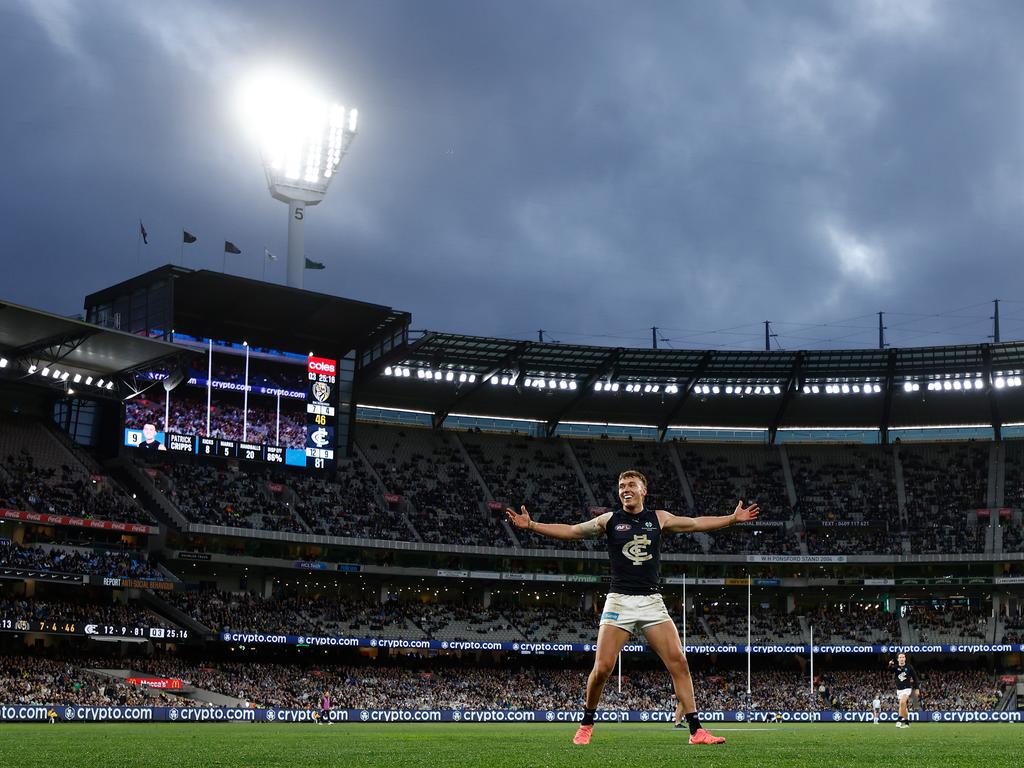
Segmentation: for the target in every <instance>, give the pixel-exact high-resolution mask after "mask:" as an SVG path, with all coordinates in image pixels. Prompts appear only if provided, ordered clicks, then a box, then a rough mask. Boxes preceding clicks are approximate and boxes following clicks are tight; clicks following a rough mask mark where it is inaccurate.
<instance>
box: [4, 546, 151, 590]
mask: <svg viewBox="0 0 1024 768" xmlns="http://www.w3.org/2000/svg"><path fill="white" fill-rule="evenodd" d="M0 566H4V567H7V568H22V569H31V570H40V571H54V572H56V573H86V574H90V575H94V576H112V577H114V576H116V577H120V578H137V579H161V580H164V579H166V578H167V575H166V574H164V573H162V572H161V571H159V570H158V569H157V568H155V567H154V566H153V565H152V564H151V563H150V562H149V558H148V556H147V555H146V554H145V553H144V552H132V551H127V550H124V551H121V550H111V551H103V552H98V551H91V550H82V549H64V548H61V547H57V546H48V547H43V546H35V547H23V546H21V545H19V544H15V543H14V542H12V541H10V540H7V539H3V540H0Z"/></svg>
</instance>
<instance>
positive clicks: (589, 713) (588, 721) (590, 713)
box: [580, 707, 597, 725]
mask: <svg viewBox="0 0 1024 768" xmlns="http://www.w3.org/2000/svg"><path fill="white" fill-rule="evenodd" d="M595 712H597V710H596V709H587V708H586V707H584V708H583V720H581V721H580V725H593V724H594V713H595Z"/></svg>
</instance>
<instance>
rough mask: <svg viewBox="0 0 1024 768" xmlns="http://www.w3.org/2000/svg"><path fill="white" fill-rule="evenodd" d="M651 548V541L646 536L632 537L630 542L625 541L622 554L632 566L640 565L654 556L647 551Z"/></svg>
mask: <svg viewBox="0 0 1024 768" xmlns="http://www.w3.org/2000/svg"><path fill="white" fill-rule="evenodd" d="M649 546H651V540H650V539H649V538H647V536H633V540H632V541H627V542H626V544H625V546H623V548H622V554H624V555H625V556H626V557H627V558H628V559H630V560H632V561H633V565H640V564H641V563H645V562H647V561H648V560H650V559H652V558H653V557H654V555H652V554H651V553H650V552H648V551H647V548H648V547H649Z"/></svg>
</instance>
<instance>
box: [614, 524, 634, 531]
mask: <svg viewBox="0 0 1024 768" xmlns="http://www.w3.org/2000/svg"><path fill="white" fill-rule="evenodd" d="M630 528H631V526H630V524H629V523H619V524H618V525H616V526H615V530H616V531H619V532H620V533H621V532H622V531H628V530H629V529H630Z"/></svg>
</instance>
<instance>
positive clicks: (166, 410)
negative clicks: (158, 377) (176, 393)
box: [164, 389, 171, 445]
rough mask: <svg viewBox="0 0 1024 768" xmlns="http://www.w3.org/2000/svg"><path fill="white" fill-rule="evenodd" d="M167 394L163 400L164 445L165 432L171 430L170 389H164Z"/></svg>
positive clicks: (165, 439) (165, 442)
mask: <svg viewBox="0 0 1024 768" xmlns="http://www.w3.org/2000/svg"><path fill="white" fill-rule="evenodd" d="M164 392H165V393H166V395H167V398H166V400H165V401H164V445H167V433H168V432H170V431H171V390H169V389H166V390H164Z"/></svg>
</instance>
